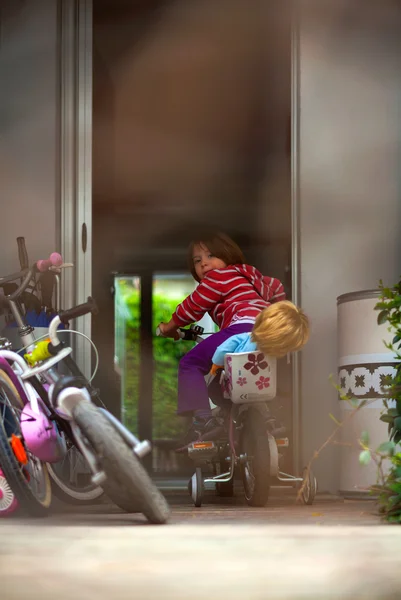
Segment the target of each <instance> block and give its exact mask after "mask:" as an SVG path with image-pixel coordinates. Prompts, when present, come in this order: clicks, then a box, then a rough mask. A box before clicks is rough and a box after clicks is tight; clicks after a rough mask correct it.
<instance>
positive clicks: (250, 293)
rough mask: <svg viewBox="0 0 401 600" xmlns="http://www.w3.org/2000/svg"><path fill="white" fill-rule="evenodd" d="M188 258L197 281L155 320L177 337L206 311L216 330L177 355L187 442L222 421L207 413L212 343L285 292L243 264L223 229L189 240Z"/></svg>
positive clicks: (248, 325) (239, 330)
mask: <svg viewBox="0 0 401 600" xmlns="http://www.w3.org/2000/svg"><path fill="white" fill-rule="evenodd" d="M188 258H189V266H190V271H191V273H192V275H193V277H194V278H195V280H196V281H198V283H199V285H198V286H197V288H196V289H195V291H194V292H192V294H190V295H189V296H188V297H187V298H185V300H184V301H183V302H181V304H179V305H178V306H177V308H176V310H175V312H174V313H173V315H172V317H171V319H170V321H169V322H168V323H160V325H159V327H160V332H161V334H162V335H163V336H165V337H172V338H175V339H177V338H178V335H177V330H178V328H179V327H184V326H186V325H189V324H191V323H194V322H196V321H199V320H200V319H201V318H202V317H203V316H204V315H205V314H206V313H209V315H210V316H211V318H212V319H213V321H214V322H215V323H216V324H217V325H218V326H219V328H220V331H218V332H217V333H214V334H212V335H210V336H209V337H207V338H206V339H205V340H204V341H203V342H201V343H200V344H197V345H196V346H195V347H194V348H192V349H191V350H190V351H189V352H188V353H187V354H186V355H185V356H184V357H183V358H182V359H181V361H180V365H179V370H178V414H181V415H188V414H190V415H191V416H192V417H193V423H192V427H191V428H190V430H189V432H188V434H187V439H186V440H185V443H186V444H190V443H192V442H194V441H198V440H201V439H208V440H211V439H216V438H217V437H218V436H219V435H220V434H221V425H220V424H219V422H218V421H217V420H216V419H214V418H213V416H212V413H211V409H210V403H209V395H208V390H207V386H206V382H205V378H204V377H205V375H207V373H208V372H209V371H210V368H211V366H212V357H213V355H214V353H215V351H216V349H217V348H218V347H219V346H220V345H221V344H223V343H224V342H225V341H226V340H228V338H231V337H232V336H236V335H238V334H249V333H250V332H251V331H252V330H253V328H254V325H255V321H256V319H257V318H258V316H259V315H260V314H261V313H262V311H264V309H266V308H267V307H269V306H270V305H272V304H274V303H276V302H280V301H282V300H285V297H286V296H285V292H284V287H283V285H282V283H281V282H280V281H279V280H278V279H275V278H273V277H268V276H264V275H262V274H261V273H260V272H259V271H258V270H257V269H256V268H255V267H253V266H250V265H247V264H246V263H245V258H244V255H243V253H242V251H241V249H240V248H239V246H238V245H237V244H236V243H235V242H234V241H233V240H232V239H231V238H229V237H228V236H227V235H225V234H223V233H217V234H214V235H211V236H209V237H206V238H205V239H198V240H195V241H193V242H192V243H191V244H190V247H189V255H188Z"/></svg>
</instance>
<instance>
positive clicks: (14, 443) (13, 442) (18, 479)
mask: <svg viewBox="0 0 401 600" xmlns="http://www.w3.org/2000/svg"><path fill="white" fill-rule="evenodd" d="M23 407H24V404H23V402H22V400H21V397H20V396H19V394H18V392H17V389H16V387H15V386H14V384H13V382H12V381H11V379H10V377H8V375H6V374H5V373H4V372H3V371H0V466H1V469H2V471H3V473H4V476H5V478H6V480H7V483H8V485H9V486H10V488H11V490H12V491H13V493H14V495H15V497H16V499H17V501H18V503H19V506H20V507H21V509H22V511H23V512H25V513H26V514H29V515H30V516H32V517H43V516H46V515H47V513H48V509H49V506H50V502H51V485H50V479H49V474H48V472H47V469H46V465H45V464H44V463H42V462H41V461H40V460H39V459H38V458H37V457H36V456H34V455H33V454H31V453H30V452H29V451H28V450H27V449H26V448H25V445H24V440H23V436H22V432H21V427H20V417H21V412H22V409H23ZM17 456H19V460H18V459H17ZM25 459H26V460H25ZM23 463H26V464H23Z"/></svg>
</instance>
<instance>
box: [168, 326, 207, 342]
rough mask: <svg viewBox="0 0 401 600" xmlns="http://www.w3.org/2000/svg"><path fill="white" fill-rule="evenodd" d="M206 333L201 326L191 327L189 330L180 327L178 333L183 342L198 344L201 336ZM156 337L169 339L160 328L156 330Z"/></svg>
mask: <svg viewBox="0 0 401 600" xmlns="http://www.w3.org/2000/svg"><path fill="white" fill-rule="evenodd" d="M203 332H204V329H203V327H201V326H200V325H191V326H190V328H189V329H185V328H184V327H179V328H178V329H177V333H178V335H179V336H180V339H181V340H186V341H191V342H196V341H198V338H199V336H201V335H202V333H203ZM156 336H157V337H167V336H164V335H163V334H162V332H161V330H160V327H157V328H156Z"/></svg>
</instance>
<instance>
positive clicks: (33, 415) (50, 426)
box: [21, 400, 67, 463]
mask: <svg viewBox="0 0 401 600" xmlns="http://www.w3.org/2000/svg"><path fill="white" fill-rule="evenodd" d="M38 404H39V408H40V412H39V413H37V412H36V411H34V410H33V408H32V406H31V403H30V402H28V403H27V404H26V405H25V407H24V409H23V411H22V413H21V431H22V435H23V436H24V440H25V444H26V447H27V449H28V450H29V452H31V453H32V454H34V455H35V456H37V457H38V458H39V459H40V460H41V461H43V462H48V463H54V462H58V461H59V460H61V459H62V458H63V457H64V456H65V455H66V453H67V446H66V443H65V439H64V437H62V436H61V435H60V432H59V431H58V428H57V425H56V423H55V422H54V421H51V420H50V419H49V417H48V416H47V415H46V412H47V409H46V407H45V406H44V405H43V403H42V402H41V401H40V400H38ZM45 411H46V412H45Z"/></svg>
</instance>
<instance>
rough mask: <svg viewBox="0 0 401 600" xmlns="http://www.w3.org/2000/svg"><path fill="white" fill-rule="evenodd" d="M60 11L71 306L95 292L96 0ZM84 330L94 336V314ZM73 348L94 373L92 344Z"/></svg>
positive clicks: (74, 2) (65, 302)
mask: <svg viewBox="0 0 401 600" xmlns="http://www.w3.org/2000/svg"><path fill="white" fill-rule="evenodd" d="M59 15H60V17H59V24H60V27H59V31H60V158H61V160H60V163H61V165H60V187H61V189H60V196H61V198H60V203H61V210H60V229H61V253H62V255H63V258H64V260H65V262H72V263H73V264H74V268H73V269H66V270H64V271H63V273H62V288H61V289H62V294H61V301H62V307H63V308H70V307H72V306H74V305H76V304H80V303H81V302H85V301H86V299H87V297H88V296H90V295H91V293H92V77H93V74H92V38H93V17H92V15H93V7H92V0H61V1H60V2H59ZM79 330H80V331H81V332H82V333H84V334H85V335H87V336H88V337H90V336H91V315H86V316H85V317H81V318H80V322H79ZM74 350H75V356H76V360H77V362H78V364H79V365H80V367H81V369H82V370H83V372H84V373H85V374H86V375H89V374H90V369H91V352H90V347H89V344H88V343H87V342H86V340H83V339H82V337H79V338H78V337H76V338H75V340H74Z"/></svg>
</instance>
